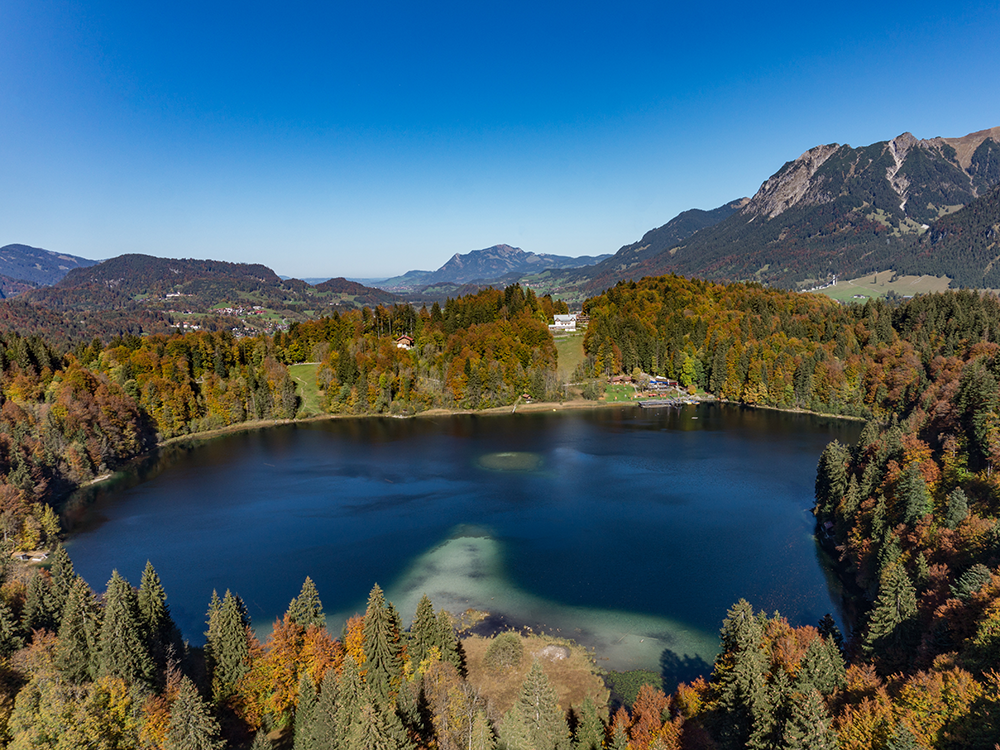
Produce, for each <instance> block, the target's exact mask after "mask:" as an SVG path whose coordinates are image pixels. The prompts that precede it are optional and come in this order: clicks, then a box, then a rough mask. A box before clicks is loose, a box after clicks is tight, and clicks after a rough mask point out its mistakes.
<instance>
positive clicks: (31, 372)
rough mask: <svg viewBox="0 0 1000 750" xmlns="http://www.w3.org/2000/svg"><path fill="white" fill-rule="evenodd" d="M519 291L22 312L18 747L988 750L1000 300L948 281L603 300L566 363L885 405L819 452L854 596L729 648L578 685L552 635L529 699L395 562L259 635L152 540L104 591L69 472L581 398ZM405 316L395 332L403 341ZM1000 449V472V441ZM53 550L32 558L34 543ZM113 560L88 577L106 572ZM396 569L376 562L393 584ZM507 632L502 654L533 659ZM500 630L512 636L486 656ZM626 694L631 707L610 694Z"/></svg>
mask: <svg viewBox="0 0 1000 750" xmlns="http://www.w3.org/2000/svg"><path fill="white" fill-rule="evenodd" d="M566 311H567V307H566V305H565V303H563V302H561V301H559V300H553V299H552V298H551V297H549V296H536V294H535V293H534V292H533V291H532V290H531V289H525V288H522V287H520V286H517V285H514V286H510V287H507V288H506V289H504V290H494V289H486V290H483V291H480V292H478V293H476V294H472V295H468V296H464V297H459V298H455V299H449V300H447V301H446V303H445V304H444V305H440V304H437V303H435V304H434V305H432V306H431V307H430V308H427V307H421V308H420V309H415V308H413V307H411V306H408V305H393V306H382V305H378V306H375V307H374V308H370V307H365V308H362V309H360V310H352V311H346V312H338V313H334V314H332V315H330V316H328V317H324V318H321V319H319V320H315V321H305V322H300V323H296V324H293V325H292V326H290V327H289V329H288V330H287V331H280V332H277V333H275V334H274V335H269V336H265V335H259V336H254V337H250V336H247V337H237V336H235V335H234V334H233V333H232V332H231V331H229V332H227V331H215V332H212V331H188V332H180V331H178V332H175V333H169V334H167V333H162V334H153V335H145V336H140V335H127V336H119V337H116V338H114V339H112V340H108V341H103V340H101V339H100V338H92V339H91V340H75V341H64V340H63V338H62V337H61V336H60V335H57V334H56V333H55V332H53V334H52V335H47V333H46V331H45V330H39V332H38V333H35V334H32V335H30V336H21V335H19V334H17V333H13V332H7V333H3V334H0V371H2V380H0V446H2V448H0V475H2V478H0V523H2V525H3V544H4V554H3V555H2V556H0V559H2V561H3V562H2V565H0V574H2V586H0V737H2V740H3V742H5V743H6V745H7V746H8V747H11V748H20V749H28V748H78V747H92V748H163V749H165V750H166V749H170V750H173V749H176V748H221V747H233V748H254V749H255V750H259V749H260V748H270V747H294V748H296V749H304V748H317V749H318V748H345V749H347V748H349V749H350V750H360V749H361V748H442V749H444V748H456V749H457V748H468V749H470V750H471V749H472V748H476V749H477V750H483V749H484V748H485V749H492V748H510V749H511V750H515V749H516V750H529V749H536V750H549V749H550V748H560V749H562V748H567V749H568V748H573V749H574V750H577V749H580V750H596V749H597V748H614V749H615V750H623V749H624V748H631V749H632V750H645V749H647V748H692V749H694V748H705V749H708V748H720V749H725V748H743V747H751V748H843V749H845V750H847V749H850V750H855V749H857V750H862V749H864V748H879V749H882V748H884V749H886V750H888V749H889V748H965V747H972V748H992V747H994V745H995V744H996V743H1000V672H998V671H997V665H998V663H1000V573H998V572H997V570H998V567H997V566H998V565H1000V523H998V521H1000V471H998V472H997V473H996V474H995V473H994V468H995V464H997V463H998V462H1000V302H998V300H997V298H996V297H995V296H993V295H990V294H985V293H978V292H973V291H956V292H947V293H944V294H937V295H927V296H921V297H915V298H913V299H909V300H881V301H868V302H866V303H865V304H863V305H860V304H857V305H840V304H838V303H836V302H833V301H832V300H830V299H827V298H825V297H820V296H817V295H811V294H798V293H792V292H786V291H778V290H774V289H768V288H765V287H762V286H760V285H755V284H730V285H723V284H716V283H712V282H707V281H698V280H691V279H685V278H681V277H677V276H662V277H655V278H645V279H643V280H641V281H638V282H621V283H619V284H617V285H616V286H614V287H612V288H610V289H608V290H607V291H605V292H604V293H602V294H600V295H598V296H596V297H593V298H590V299H588V300H587V301H586V302H585V303H584V305H583V312H584V313H586V314H587V315H588V316H589V325H588V328H587V332H586V336H585V339H584V347H585V357H584V359H583V361H582V363H581V364H580V366H579V367H577V368H576V372H575V373H574V375H573V381H574V383H576V384H579V383H584V382H586V383H603V382H604V381H605V380H606V379H607V378H609V377H611V376H614V375H619V374H622V373H624V374H633V373H634V374H636V375H642V374H645V375H662V376H666V377H668V378H671V379H674V380H677V381H678V382H679V383H680V384H681V385H682V386H683V387H684V388H686V389H689V390H690V391H691V392H704V393H709V394H714V396H715V397H717V398H719V399H724V400H727V401H730V402H735V403H740V404H745V405H747V406H754V407H770V408H780V409H789V410H808V411H814V412H820V413H825V414H833V415H841V416H845V417H852V418H856V419H861V420H864V424H865V426H864V429H863V430H862V432H861V437H860V439H859V440H858V442H857V443H856V444H854V445H842V444H840V443H839V442H834V443H831V444H830V445H829V446H828V447H827V448H826V450H825V451H824V452H823V454H822V456H819V457H817V458H818V466H817V474H816V485H815V487H816V493H815V508H814V513H815V517H816V535H817V542H818V544H820V545H822V546H823V548H824V549H825V550H826V551H827V552H828V553H829V554H830V555H831V556H832V557H833V558H834V559H835V560H836V564H837V571H838V575H839V577H840V578H841V581H842V583H843V585H844V586H845V589H846V591H847V592H848V595H849V597H850V600H851V602H852V605H853V608H854V610H855V613H854V614H855V616H854V618H853V620H854V628H853V630H852V632H848V633H841V632H840V631H839V629H838V628H837V626H836V624H835V623H834V621H833V619H832V618H825V619H824V620H823V621H821V622H817V623H815V624H814V625H806V626H802V627H793V626H791V625H790V624H789V623H788V622H787V621H786V620H785V619H784V618H783V617H782V616H781V614H780V613H764V612H759V611H755V610H754V609H753V608H752V607H751V605H750V604H748V603H747V602H746V601H739V602H736V603H734V604H733V606H732V608H731V609H730V611H729V613H728V616H727V617H726V619H725V621H724V622H722V623H721V633H720V654H719V656H718V657H717V659H716V660H715V663H714V665H712V668H711V671H710V673H709V674H707V675H705V676H704V677H703V678H699V679H697V680H694V681H693V682H690V683H687V684H681V685H680V686H679V687H677V688H676V689H672V687H673V686H669V687H670V688H671V689H672V690H671V692H670V693H669V694H667V693H665V692H664V691H663V690H662V689H661V688H662V687H663V686H661V685H646V686H644V687H642V688H641V690H639V691H638V693H637V695H635V696H634V698H633V699H632V700H631V701H630V702H628V703H626V704H625V705H614V706H609V705H606V704H601V705H598V704H596V703H595V702H594V701H592V700H589V699H588V700H586V701H583V702H581V703H580V704H579V705H562V704H561V703H560V702H559V700H558V698H557V694H556V691H555V689H554V687H553V685H552V684H551V681H550V678H549V676H548V675H547V673H546V664H545V663H544V662H541V661H534V662H533V663H531V665H530V667H528V668H527V671H526V672H525V677H524V679H523V683H522V684H521V685H520V689H519V691H518V692H517V695H516V697H515V698H514V699H513V702H512V703H511V704H510V705H504V706H500V705H497V704H496V703H494V702H491V701H489V700H487V699H486V698H485V697H484V695H483V694H482V693H481V692H479V691H478V690H477V689H476V687H475V684H476V682H475V680H474V679H473V678H474V677H476V675H475V674H470V664H469V661H468V660H467V658H466V654H465V651H464V649H463V645H462V641H461V639H460V637H459V635H458V631H457V630H456V623H455V622H454V618H453V617H452V615H450V614H449V613H448V612H445V611H443V610H441V611H435V609H434V606H433V603H432V602H431V601H429V600H427V599H424V600H423V601H421V603H420V606H419V607H418V609H417V612H416V614H415V616H414V618H413V620H412V622H411V623H409V624H404V622H403V621H402V619H401V617H400V614H399V613H398V612H397V611H396V609H395V607H394V606H393V604H392V602H390V601H388V600H386V599H385V597H384V595H383V593H382V591H381V589H380V588H379V587H378V586H374V587H373V588H372V590H371V595H370V597H369V600H368V605H367V609H366V610H365V612H364V613H359V614H358V615H357V616H356V617H355V618H353V619H352V620H350V621H349V622H348V623H347V625H346V627H344V629H343V631H342V632H339V633H331V632H330V631H329V630H328V629H327V628H326V620H325V615H324V612H323V607H322V603H321V601H320V592H317V590H316V588H315V586H314V585H313V583H312V581H311V580H309V579H307V580H306V581H305V582H304V584H303V585H302V590H301V593H300V594H299V596H297V597H296V598H295V599H293V600H292V601H291V603H290V604H289V607H288V610H287V612H286V613H285V614H284V616H283V617H282V618H281V619H279V620H278V621H277V622H275V623H273V629H272V630H271V633H270V635H269V636H268V637H266V638H264V639H263V640H261V639H260V638H258V636H257V635H255V631H254V629H253V628H252V624H253V623H251V621H250V618H249V615H248V614H247V609H246V607H245V605H244V603H243V602H242V600H241V599H240V597H239V595H238V593H237V592H231V591H220V592H217V595H216V596H215V597H213V599H212V600H211V601H209V602H205V607H206V616H205V627H206V632H205V639H206V645H205V647H204V648H195V647H191V646H189V645H187V644H186V643H185V638H186V637H189V636H190V635H191V634H181V633H180V632H178V630H177V628H176V626H175V625H174V624H173V621H172V619H171V617H170V611H169V607H168V605H167V594H168V592H166V591H164V589H163V586H162V585H161V584H160V581H159V578H158V577H157V574H156V571H155V570H154V569H153V567H152V566H147V569H146V571H145V572H144V574H143V576H142V580H141V581H139V582H136V583H137V585H136V586H133V585H132V583H130V582H129V581H126V580H125V579H124V578H122V577H121V576H119V575H118V574H117V573H116V574H115V575H114V576H113V577H112V578H111V580H110V581H108V582H107V584H106V587H105V589H104V590H103V591H99V590H95V589H93V588H92V587H91V586H90V585H88V583H87V582H84V581H83V579H82V578H80V577H79V576H78V575H76V573H75V572H74V569H73V564H72V561H71V560H70V557H69V555H68V554H67V553H66V551H65V549H63V548H62V547H61V546H60V545H59V542H60V538H61V530H60V520H59V511H60V510H61V503H62V502H63V501H64V500H65V498H66V497H67V496H68V494H69V493H70V492H71V491H72V490H73V489H75V488H77V487H80V486H81V485H84V484H86V483H88V482H91V481H93V480H95V479H97V478H99V477H101V476H103V475H105V474H107V473H109V472H112V471H114V470H115V469H116V468H117V467H121V466H123V465H124V464H126V463H127V462H129V461H130V460H132V459H134V458H136V457H138V456H141V455H144V454H147V453H149V452H150V451H153V450H155V449H156V446H157V444H158V443H159V442H162V441H165V440H169V439H172V438H178V437H182V436H187V435H194V434H197V433H202V432H206V431H209V430H214V429H218V428H225V427H230V426H233V425H239V424H244V423H247V424H254V423H260V422H264V421H268V420H292V419H295V418H296V417H297V416H300V415H301V414H302V413H303V411H302V410H303V401H302V398H303V396H302V388H301V387H300V384H297V383H296V381H295V380H294V378H293V376H292V372H291V371H290V369H289V368H290V366H293V365H296V364H299V363H306V362H308V363H314V364H315V370H314V372H315V383H312V384H310V385H311V386H312V387H314V388H315V390H316V392H317V393H318V394H319V396H318V398H319V405H320V408H321V411H322V412H323V413H324V414H329V415H338V416H360V415H373V414H387V415H395V416H406V415H413V414H417V413H419V412H423V411H427V410H429V409H466V410H480V409H485V408H490V407H497V406H503V405H512V404H514V403H516V402H518V401H519V400H524V399H528V400H534V401H558V400H560V399H564V398H566V397H567V394H571V392H570V391H568V390H567V387H566V385H565V384H564V383H563V382H562V378H560V376H559V370H558V358H557V349H556V344H555V342H554V340H553V337H552V335H551V334H550V333H549V330H548V327H547V323H548V322H549V321H550V320H551V318H552V315H553V314H555V313H561V312H566ZM401 337H408V338H406V339H405V341H404V343H405V345H404V346H401V345H399V342H400V338H401ZM997 468H1000V467H997ZM39 549H50V550H54V551H53V553H52V555H51V557H50V559H49V560H48V561H46V564H45V565H24V564H22V563H20V562H17V561H15V560H14V558H13V555H14V554H15V553H16V552H18V551H22V550H39ZM90 583H93V582H90ZM371 583H374V582H371ZM519 643H520V642H519V641H518V639H517V638H511V637H510V636H509V635H507V634H503V633H501V634H496V635H495V636H494V637H493V639H492V641H491V644H490V651H489V652H488V657H489V658H488V660H487V662H486V664H487V666H485V667H484V666H481V665H480V666H477V667H476V668H477V669H487V670H495V671H497V672H498V673H501V672H504V670H508V669H510V668H511V665H512V664H514V663H517V664H520V663H521V660H522V658H524V659H526V658H527V657H526V656H525V655H522V654H521V653H520V651H519V650H518V646H519ZM490 652H492V653H490ZM612 709H613V710H612Z"/></svg>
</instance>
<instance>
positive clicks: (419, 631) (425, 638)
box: [406, 594, 443, 669]
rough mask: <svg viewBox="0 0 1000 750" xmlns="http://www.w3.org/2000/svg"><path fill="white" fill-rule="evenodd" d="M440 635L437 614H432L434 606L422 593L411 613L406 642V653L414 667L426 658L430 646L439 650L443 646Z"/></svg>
mask: <svg viewBox="0 0 1000 750" xmlns="http://www.w3.org/2000/svg"><path fill="white" fill-rule="evenodd" d="M441 636H442V633H441V628H440V625H439V624H438V620H437V616H436V615H435V614H434V607H433V605H431V600H430V599H429V598H428V597H427V594H424V595H423V596H422V597H420V602H419V603H418V604H417V611H416V613H415V614H414V615H413V623H412V624H411V625H410V633H409V638H408V639H407V642H406V650H407V655H408V656H409V657H410V659H411V661H412V662H413V668H414V669H416V668H417V667H418V666H419V665H420V662H422V661H423V660H424V659H426V658H428V656H429V655H430V651H431V649H432V648H434V647H435V646H436V647H437V648H438V651H439V652H440V651H441V649H442V646H443V643H442V640H443V639H442V637H441Z"/></svg>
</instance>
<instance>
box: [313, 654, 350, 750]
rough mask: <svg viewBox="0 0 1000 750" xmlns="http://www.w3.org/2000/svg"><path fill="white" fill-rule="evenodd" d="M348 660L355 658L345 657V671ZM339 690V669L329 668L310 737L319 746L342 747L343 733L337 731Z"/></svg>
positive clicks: (321, 689)
mask: <svg viewBox="0 0 1000 750" xmlns="http://www.w3.org/2000/svg"><path fill="white" fill-rule="evenodd" d="M348 662H350V663H351V664H353V663H354V660H353V659H351V658H350V657H347V658H346V659H344V670H345V671H346V670H347V669H348V667H347V663H348ZM356 674H357V673H356V672H355V675H356ZM338 690H339V686H338V677H337V670H335V669H328V670H327V672H326V676H325V677H324V678H323V682H322V684H321V685H320V689H319V698H318V699H317V701H316V710H315V711H314V712H313V723H312V729H311V731H310V737H311V739H312V741H313V742H314V743H316V746H317V747H321V748H337V747H340V739H341V735H340V734H339V732H338V731H337V721H338V714H339V712H340V708H341V707H340V701H339V700H338Z"/></svg>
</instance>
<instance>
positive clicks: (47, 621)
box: [21, 570, 59, 633]
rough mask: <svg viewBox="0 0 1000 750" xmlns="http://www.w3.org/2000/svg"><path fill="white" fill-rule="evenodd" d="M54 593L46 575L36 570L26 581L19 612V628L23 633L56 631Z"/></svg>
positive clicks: (57, 623)
mask: <svg viewBox="0 0 1000 750" xmlns="http://www.w3.org/2000/svg"><path fill="white" fill-rule="evenodd" d="M58 609H59V607H58V602H57V599H56V593H55V592H54V591H53V590H52V582H51V579H50V578H49V575H48V573H45V572H42V571H39V570H36V571H35V572H34V574H33V575H32V576H31V579H30V580H29V581H28V592H27V595H26V596H25V600H24V609H23V610H22V611H21V627H22V628H23V629H24V631H25V632H27V633H31V631H33V630H52V631H54V630H56V629H57V628H58V626H59V613H58Z"/></svg>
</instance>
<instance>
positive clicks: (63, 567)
mask: <svg viewBox="0 0 1000 750" xmlns="http://www.w3.org/2000/svg"><path fill="white" fill-rule="evenodd" d="M49 573H50V574H51V576H52V597H53V601H54V602H55V610H56V619H57V620H59V621H61V619H62V614H63V610H64V609H65V607H66V601H67V600H68V599H69V592H70V590H71V589H72V588H73V584H74V583H75V582H76V571H74V570H73V561H72V560H70V559H69V553H68V552H67V551H66V548H65V547H63V546H62V544H61V543H60V544H58V545H56V549H55V551H54V552H53V553H52V565H50V566H49Z"/></svg>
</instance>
